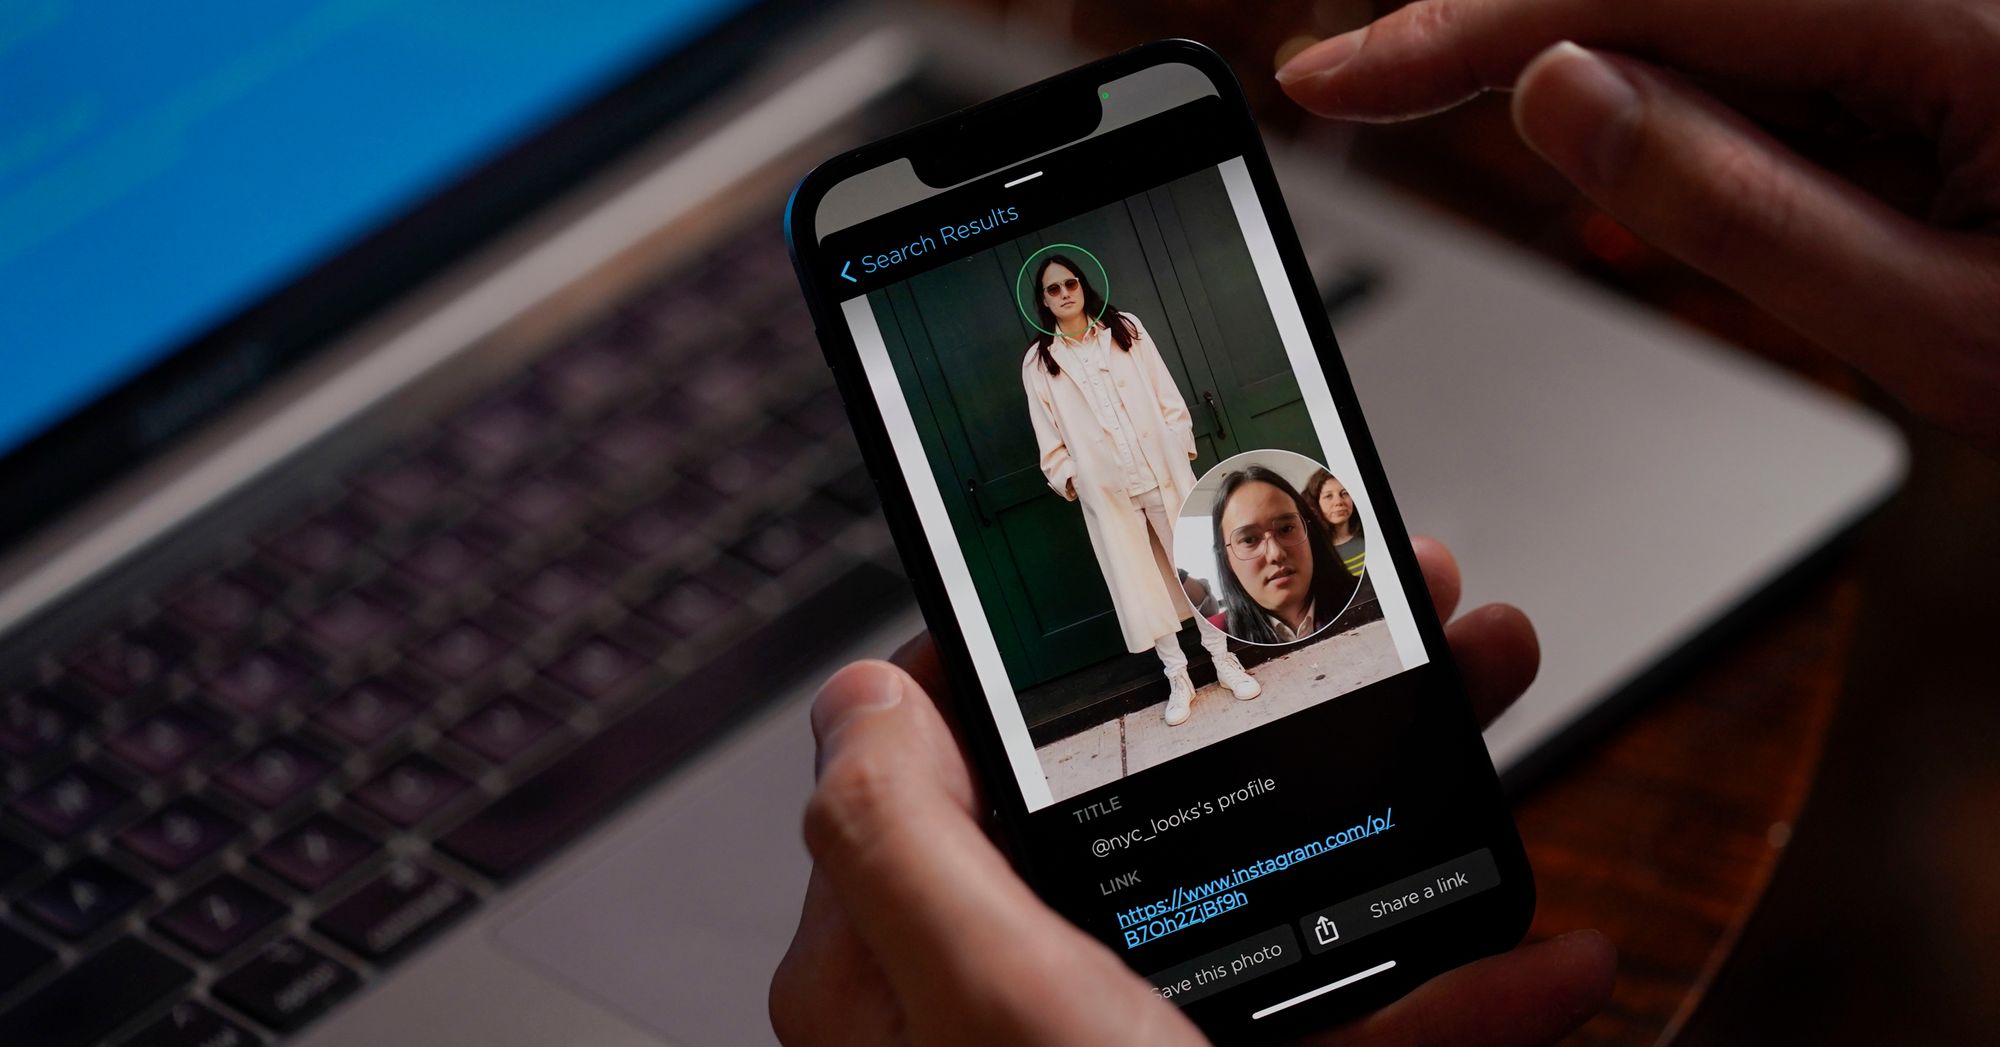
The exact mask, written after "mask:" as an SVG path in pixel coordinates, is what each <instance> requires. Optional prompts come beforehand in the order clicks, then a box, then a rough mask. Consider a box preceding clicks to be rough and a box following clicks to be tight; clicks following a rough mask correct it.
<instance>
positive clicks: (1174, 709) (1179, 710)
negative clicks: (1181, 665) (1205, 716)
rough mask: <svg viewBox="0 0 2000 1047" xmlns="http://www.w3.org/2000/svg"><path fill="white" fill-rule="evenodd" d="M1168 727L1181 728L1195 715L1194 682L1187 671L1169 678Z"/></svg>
mask: <svg viewBox="0 0 2000 1047" xmlns="http://www.w3.org/2000/svg"><path fill="white" fill-rule="evenodd" d="M1167 686H1168V690H1167V726H1168V727H1179V726H1180V725H1181V724H1184V723H1186V722H1188V717H1190V716H1193V715H1194V681H1193V680H1190V679H1188V674H1187V670H1186V669H1182V670H1181V671H1180V672H1177V673H1175V674H1173V675H1172V676H1169V677H1167Z"/></svg>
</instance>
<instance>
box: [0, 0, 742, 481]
mask: <svg viewBox="0 0 2000 1047" xmlns="http://www.w3.org/2000/svg"><path fill="white" fill-rule="evenodd" d="M744 6H747V0H678V2H674V0H592V2H590V3H585V4H573V3H572V4H556V3H551V2H546V0H502V2H495V0H484V2H479V3H472V2H467V0H428V2H424V3H416V2H408V0H316V2H307V3H290V4H226V5H225V4H217V5H209V4H136V5H132V4H119V5H95V4H76V5H73V4H68V3H61V2H56V0H28V2H23V3H8V4H5V5H0V96H4V97H5V98H6V99H7V101H6V104H4V105H0V456H5V455H6V454H7V453H8V452H10V451H12V450H13V449H15V448H17V447H19V446H20V445H21V444H23V443H24V442H26V441H28V440H30V439H32V438H33V437H35V436H36V435H37V434H38V433H40V432H42V431H44V430H46V429H47V428H49V427H50V426H52V425H53V424H55V423H56V422H58V421H60V420H62V419H63V418H64V417H65V416H67V415H69V414H71V413H72V412H74V411H76V410H77V409H79V408H81V407H82V406H84V405H85V404H87V403H89V402H90V401H92V400H93V399H96V398H97V397H98V396H100V395H102V394H104V393H106V392H108V391H109V390H111V389H113V388H115V387H117V386H118V385H120V384H122V383H124V382H126V381H128V380H130V379H132V378H133V377H134V376H136V375H138V374H140V373H141V372H143V371H145V370H146V369H147V368H148V367H149V366H150V365H152V364H154V363H157V362H158V361H160V360H161V359H162V358H164V357H165V356H166V355H167V354H168V353H169V352H170V351H171V350H173V349H174V348H175V347H177V346H178V345H180V344H182V343H184V342H186V341H188V340H190V339H192V338H194V337H196V336H197V335H199V334H200V333H201V332H202V331H203V330H205V329H206V328H208V327H210V326H212V325H213V324H215V323H217V322H219V321H220V320H222V319H224V318H226V317H228V316H230V315H231V314H233V313H235V312H236V311H237V310H239V309H241V308H243V307H244V306H246V305H247V304H249V303H251V302H254V301H256V300H258V299H260V298H262V297H263V296H264V295H266V294H268V293H270V292H271V291H272V290H274V289H276V288H278V287H281V286H283V285H285V284H287V283H289V282H290V281H291V280H293V279H295V278H296V277H298V276H299V275H301V274H303V273H305V272H307V271H310V270H311V269H312V268H313V267H314V266H315V265H316V264H318V263H320V262H322V261H323V260H325V259H327V258H329V257H332V256H334V255H336V254H338V253H339V252H340V251H341V250H342V249H343V248H344V247H345V246H347V245H348V244H350V243H352V242H354V241H355V240H357V239H358V238H360V237H362V236H363V235H365V234H366V233H368V232H369V231H371V230H372V229H374V228H375V227H377V226H379V225H380V224H382V223H383V222H385V221H387V220H389V219H390V218H392V217H394V216H395V215H397V214H400V213H402V212H404V211H405V210H407V209H409V208H410V207H412V206H414V205H415V204H416V203H418V202H420V201H422V200H424V199H425V198H427V197H428V196H430V195H431V194H433V193H434V192H436V191H438V190H439V189H441V188H442V187H444V186H447V185H450V184H452V183H453V182H454V181H455V180H456V179H458V178H459V177H461V176H462V175H464V173H465V172H467V171H468V170H470V169H472V168H475V167H477V166H478V165H479V164H480V163H481V162H482V161H484V160H485V159H487V158H488V157H490V156H492V155H494V154H496V153H498V152H500V151H502V150H505V149H507V148H508V147H509V146H511V145H513V144H515V143H517V142H519V141H521V140H522V139H524V138H525V137H527V136H528V135H529V134H530V133H532V132H534V131H535V130H537V129H539V128H540V127H542V126H544V125H546V124H548V123H550V122H552V121H554V120H555V119H557V118H559V117H561V116H562V115H563V114H564V113H565V112H567V111H568V110H569V109H571V108H572V107H574V106H576V105H578V104H580V103H582V102H583V101H586V100H588V99H589V98H590V97H592V96H593V95H595V94H597V93H599V92H601V91H602V90H604V89H605V88H606V87H607V86H608V85H610V84H612V83H614V82H617V81H618V80H620V79H622V78H623V77H625V76H627V75H629V74H630V73H632V72H633V71H634V70H635V69H637V68H639V67H641V66H643V65H645V64H647V63H648V62H651V61H657V60H658V58H659V56H660V55H661V54H662V53H663V52H666V51H669V50H671V49H673V48H675V47H676V46H678V45H681V44H683V43H686V42H688V41H691V40H693V39H695V38H697V37H698V36H699V35H700V34H702V33H703V32H705V31H706V30H708V29H709V28H711V27H713V26H714V25H716V24H717V23H719V22H721V21H722V20H723V19H724V18H726V17H727V16H728V15H730V14H731V13H733V11H734V10H735V9H737V8H740V7H744Z"/></svg>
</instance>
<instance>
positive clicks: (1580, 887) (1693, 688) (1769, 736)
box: [965, 0, 1860, 1044]
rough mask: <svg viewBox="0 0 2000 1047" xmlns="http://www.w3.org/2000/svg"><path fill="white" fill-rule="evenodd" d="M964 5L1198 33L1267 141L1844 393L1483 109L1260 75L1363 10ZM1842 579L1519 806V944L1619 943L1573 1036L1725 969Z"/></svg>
mask: <svg viewBox="0 0 2000 1047" xmlns="http://www.w3.org/2000/svg"><path fill="white" fill-rule="evenodd" d="M965 2H966V3H968V5H969V6H972V7H978V8H987V9H992V8H994V7H1005V8H1008V17H1009V18H1011V19H1013V20H1014V21H1016V22H1017V23H1018V22H1027V23H1032V24H1034V25H1036V26H1037V27H1038V28H1046V29H1048V30H1050V31H1061V30H1063V29H1064V28H1065V27H1067V28H1068V29H1069V30H1070V31H1071V32H1072V33H1073V34H1074V35H1075V36H1076V37H1078V38H1079V39H1080V40H1082V41H1083V42H1084V44H1085V46H1087V47H1089V48H1091V49H1092V50H1100V51H1109V50H1112V49H1116V48H1121V47H1126V46H1130V45H1132V44H1136V43H1140V42H1143V41H1145V40H1148V39H1154V38H1158V37H1162V36H1190V37H1194V38H1196V39H1200V40H1202V41H1204V42H1206V43H1208V44H1210V45H1211V46H1214V47H1216V48H1217V49H1218V50H1221V51H1222V52H1223V53H1224V54H1225V55H1227V56H1229V58H1230V59H1231V61H1232V63H1233V64H1234V65H1235V66H1236V69H1237V71H1238V74H1239V76H1240V77H1241V78H1242V79H1243V81H1244V86H1245V88H1246V90H1248V91H1249V93H1250V94H1251V95H1252V100H1253V104H1254V105H1256V107H1257V109H1258V111H1259V113H1260V115H1261V117H1262V118H1263V119H1264V120H1265V121H1266V124H1267V127H1269V128H1270V129H1271V130H1272V131H1274V132H1276V133H1278V134H1285V133H1291V134H1294V135H1296V136H1297V138H1298V140H1299V143H1300V144H1304V145H1307V146H1310V145H1311V144H1313V143H1315V142H1319V143H1324V144H1325V145H1326V146H1327V147H1329V148H1330V149H1337V150H1341V151H1344V152H1345V153H1346V156H1347V158H1348V159H1349V161H1350V162H1352V163H1353V164H1354V165H1355V166H1357V167H1359V168H1361V169H1362V170H1365V171H1368V172H1369V173H1371V174H1374V175H1376V176H1378V177H1380V178H1382V179H1384V180H1386V181H1389V182H1391V183H1393V184H1396V185H1398V186H1400V187H1402V188H1404V189H1406V190H1409V191H1413V192H1415V193H1417V194H1418V195H1420V196H1422V197H1425V198H1427V199H1429V200H1430V201H1431V202H1433V203H1435V204H1436V205H1438V206H1439V207H1441V208H1443V209H1446V210H1449V211H1452V212H1454V213H1456V214H1458V215H1460V216H1462V217H1465V218H1467V219H1470V220H1471V221H1473V222H1474V223H1475V224H1479V225H1483V226H1485V227H1487V228H1488V229H1489V230H1491V231H1493V232H1495V233H1497V234H1499V235H1501V236H1502V237H1504V238H1506V239H1509V240H1511V241H1513V242H1515V243H1517V244H1519V245H1521V246H1523V247H1525V248H1527V249H1528V250H1531V251H1534V252H1536V253H1539V254H1542V255H1544V256H1546V257H1548V258H1550V259H1552V260H1553V261H1555V262H1556V263H1557V264H1560V265H1564V266H1568V267H1571V268H1574V269H1577V270H1579V271H1581V272H1583V273H1585V274H1586V275H1588V276H1590V277H1592V278H1595V279H1598V280H1599V281H1601V282H1603V283H1605V284H1608V285H1609V286H1611V287H1613V288H1614V289H1616V290H1619V291H1621V292H1623V293H1626V294H1628V295H1630V296H1632V297H1634V298H1637V299H1639V300H1641V301H1644V302H1647V303H1649V304H1651V305H1654V306H1656V307H1657V308H1659V309H1661V310H1662V311H1664V312H1667V313H1669V314H1671V315H1673V316H1676V317H1678V318H1680V319H1682V320H1684V321H1686V322H1688V323H1691V324H1693V325H1695V326H1697V327H1701V328H1704V329H1706V330H1708V331H1710V332H1712V333H1714V334H1716V335H1718V336H1720V337H1721V338H1723V339H1724V340H1726V341H1729V342H1731V343H1733V344H1736V345H1738V346H1741V347H1743V348H1744V349H1745V350H1746V351H1749V352H1752V353H1754V354H1756V355H1758V356H1761V357H1764V358H1765V359H1768V360H1771V361H1773V362H1775V363H1778V364H1779V365H1781V366H1784V367H1786V368H1788V369H1790V370H1792V371H1794V372H1796V373H1798V374H1801V375H1803V376H1805V377H1807V378H1808V379H1809V380H1812V381H1816V382H1818V383H1820V384H1822V385H1825V386H1827V387H1829V388H1832V389H1835V390H1837V391H1841V392H1843V393H1846V394H1848V395H1853V394H1854V382H1853V379H1852V377H1851V376H1850V375H1849V374H1848V373H1847V372H1846V371H1845V370H1844V369H1843V368H1841V367H1840V366H1839V365H1837V364H1835V363H1834V362H1833V361H1831V360H1830V359H1829V358H1827V357H1826V356H1825V355H1824V354H1823V353H1821V352H1820V351H1818V350H1817V349H1815V348H1814V347H1812V346H1811V345H1810V344H1809V343H1807V342H1805V341H1804V340H1803V339H1802V338H1800V337H1799V336H1797V335H1796V334H1793V333H1792V332H1791V331H1789V330H1788V329H1786V328H1784V327H1782V326H1781V325H1779V324H1778V323H1777V322H1776V321H1773V320H1771V319H1770V318H1769V317H1767V316H1765V315H1764V314H1762V313H1761V312H1759V311H1758V310H1756V309H1754V308H1752V307H1750V306H1749V305H1747V304H1746V303H1744V302H1743V301H1742V300H1741V299H1739V298H1737V297H1736V296H1735V295H1734V294H1732V293H1730V292H1728V291H1726V290H1724V289H1722V288H1721V287H1719V286H1717V285H1716V284H1714V283H1713V282H1712V281H1710V280H1708V279H1707V278H1705V277H1703V276H1701V275H1700V274H1698V273H1695V272H1693V271H1692V270H1689V269H1688V268H1686V267H1685V266H1682V265H1680V264H1679V263H1677V262H1674V261H1672V260H1671V259H1667V258H1665V257H1664V256H1661V255H1660V254H1658V253H1657V252H1654V251H1652V250H1650V249H1649V248H1647V247H1645V246H1644V245H1642V244H1640V243H1639V242H1638V241H1637V240H1635V239H1634V238H1632V237H1631V236H1630V235H1629V234H1628V233H1626V232H1625V231H1624V230H1623V229H1622V228H1620V227H1619V226H1618V225H1617V224H1616V223H1615V222H1612V221H1611V220H1610V219H1609V218H1607V217H1606V216H1604V215H1603V214H1602V213H1600V212H1598V211H1597V210H1596V209H1595V208H1593V207H1592V206H1590V205H1589V204H1588V202H1587V201H1584V200H1582V199H1581V198H1580V197H1579V196H1578V195H1577V194H1576V193H1575V192H1574V191H1573V190H1572V189H1571V188H1570V187H1569V186H1568V184H1567V183H1565V182H1563V181H1562V180H1561V179H1560V178H1558V177H1557V176H1556V175H1555V174H1554V172H1553V171H1551V170H1550V169H1549V168H1548V167H1547V166H1546V165H1545V164H1543V163H1542V161H1541V160H1540V159H1539V158H1538V157H1536V156H1534V155H1533V154H1532V153H1531V152H1529V151H1528V150H1527V149H1526V148H1525V147H1524V146H1523V145H1521V143H1520V141H1519V139H1518V138H1517V137H1516V136H1515V133H1514V130H1513V127H1512V124H1511V121H1510V120H1509V119H1508V116H1507V111H1506V106H1505V102H1504V100H1503V99H1500V98H1497V97H1489V98H1483V99H1480V100H1477V101H1475V102H1473V103H1472V104H1470V105H1467V106H1465V107H1462V108H1461V109H1458V110H1455V111H1453V112H1451V113H1448V114H1444V115H1441V116H1438V117H1433V118H1431V119H1428V120H1425V121H1421V122H1418V123H1415V124H1409V125H1402V126H1396V127H1364V128H1353V127H1344V128H1336V127H1332V126H1329V125H1326V124H1323V123H1321V122H1319V121H1316V120H1314V119H1313V118H1311V117H1309V116H1306V115H1305V114H1303V113H1301V112H1299V111H1298V110H1297V109H1296V107H1294V106H1292V105H1291V104H1290V102H1289V101H1288V100H1286V99H1284V98H1283V96H1282V95H1280V94H1279V93H1278V91H1277V89H1276V85H1275V84H1274V83H1273V82H1271V81H1270V80H1268V79H1266V78H1265V77H1263V76H1261V75H1259V73H1260V72H1261V71H1262V70H1266V69H1274V68H1275V65H1276V62H1275V58H1276V57H1277V56H1279V55H1281V54H1289V53H1291V52H1292V51H1293V50H1296V48H1298V47H1299V46H1302V45H1303V43H1304V42H1308V41H1310V40H1311V39H1313V38H1316V37H1323V36H1326V35H1331V34H1332V33H1335V32H1339V31H1341V30H1344V29H1346V28H1349V27H1351V26H1352V25H1358V24H1360V23H1361V22H1362V21H1363V20H1365V19H1366V18H1367V17H1368V16H1369V15H1370V13H1371V10H1372V8H1373V7H1374V6H1376V5H1374V4H1371V3H1370V2H1368V0H1320V2H1318V3H1298V4H1283V5H1269V6H1268V7H1267V6H1262V5H1260V6H1258V7H1255V8H1247V9H1246V8H1242V7H1240V6H1239V5H1232V4H1215V3H1204V2H1198V0H1183V2H1177V3H1145V4H1142V3H1137V2H1135V0H1124V2H1112V3H1096V4H1080V5H1073V4H1069V3H1064V2H1056V0H1023V2H1020V3H1015V4H1007V3H1004V2H994V0H965ZM1386 6H1393V5H1386ZM1252 12H1254V13H1252ZM1333 159H1334V157H1333V156H1332V155H1331V153H1330V156H1329V162H1330V164H1331V162H1332V160H1333ZM1854 575H1855V572H1854V570H1853V569H1852V567H1851V566H1850V565H1848V564H1846V563H1836V564H1835V565H1834V566H1833V567H1832V568H1831V569H1829V570H1824V571H1822V572H1821V573H1820V574H1819V575H1818V576H1817V578H1816V579H1814V580H1813V581H1812V582H1811V583H1810V584H1809V585H1808V586H1807V587H1806V588H1805V589H1804V590H1803V591H1801V592H1799V593H1797V594H1795V595H1793V596H1791V597H1789V598H1787V599H1785V600H1783V601H1781V602H1780V603H1779V604H1778V605H1777V606H1776V607H1775V608H1774V609H1773V610H1771V611H1770V612H1768V614H1767V615H1766V616H1764V617H1762V618H1760V619H1759V620H1758V621H1757V622H1755V623H1754V624H1752V625H1750V626H1749V627H1748V628H1747V629H1746V630H1745V631H1743V632H1742V633H1740V634H1738V635H1737V636H1736V637H1734V638H1733V639H1732V640H1730V641H1729V642H1727V643H1726V644H1725V645H1724V646H1723V647H1722V649H1721V650H1720V651H1719V652H1718V653H1716V654H1715V655H1713V656H1712V657H1710V658H1709V659H1707V660H1706V661H1705V662H1703V664H1701V665H1700V666H1698V667H1696V668H1695V669H1693V670H1692V671H1690V672H1688V673H1687V674H1686V675H1685V676H1684V677H1683V678H1681V679H1679V680H1677V681H1675V682H1672V683H1670V684H1669V685H1668V688H1667V690H1666V692H1665V693H1664V694H1662V695H1660V696H1659V697H1657V698H1656V699H1654V700H1652V701H1651V702H1649V703H1647V704H1646V705H1645V706H1644V707H1642V708H1641V709H1639V710H1638V711H1637V712H1635V713H1634V714H1633V715H1631V716H1630V717H1628V718H1627V719H1625V720H1624V721H1622V722H1621V723H1619V724H1618V725H1616V726H1615V727H1614V728H1612V729H1611V731H1610V732H1609V733H1608V735H1607V737H1606V738H1605V740H1604V741H1603V742H1602V744H1600V745H1598V746H1596V747H1594V748H1592V749H1590V750H1589V751H1588V752H1587V753H1586V754H1584V755H1583V756H1581V757H1579V758H1577V759H1576V760H1575V761H1573V762H1572V763H1570V764H1569V765H1567V766H1565V767H1563V768H1562V769H1560V770H1558V771H1556V772H1555V773H1553V774H1552V775H1550V776H1549V777H1548V778H1546V779H1545V780H1543V781H1542V782H1541V783H1540V784H1539V785H1536V786H1535V787H1533V788H1532V789H1531V790H1530V792H1529V793H1528V794H1527V795H1526V796H1524V797H1523V798H1522V800H1521V801H1520V803H1519V804H1518V807H1517V816H1518V818H1519V821H1520V826H1521V832H1522V835H1523V837H1524V838H1525V839H1526V840H1527V844H1528V849H1529V852H1530V855H1531V857H1532V859H1533V862H1534V866H1535V873H1536V878H1537V882H1538V889H1539V895H1540V900H1539V908H1538V911H1537V914H1536V918H1535V923H1534V927H1533V929H1532V930H1531V931H1530V937H1531V938H1543V937H1548V936H1552V935H1554V934H1557V933H1560V932H1563V931H1566V930H1572V929H1575V928H1579V927H1595V928H1598V929H1600V930H1602V931H1604V932H1605V933H1606V934H1608V935H1609V936H1610V937H1611V939H1612V940H1613V941H1614V942H1615V943H1617V945H1618V948H1619V954H1620V965H1619V975H1618V981H1617V987H1616V989H1615V991H1614V993H1613V997H1612V1001H1611V1003H1610V1005H1609V1006H1608V1007H1607V1008H1606V1009H1605V1010H1604V1012H1603V1013H1602V1014H1600V1015H1598V1016H1597V1017H1596V1018H1595V1019H1593V1020H1592V1021H1591V1022H1590V1023H1589V1024H1588V1025H1587V1026H1585V1027H1584V1028H1583V1029H1582V1030H1581V1031H1580V1032H1579V1033H1578V1034H1577V1035H1576V1036H1575V1037H1573V1042H1578V1043H1590V1044H1661V1043H1666V1042H1668V1041H1670V1040H1671V1039H1673V1037H1674V1036H1675V1034H1676V1033H1678V1032H1679V1030H1680V1029H1681V1028H1682V1027H1683V1026H1684V1025H1685V1024H1686V1023H1687V1021H1688V1019H1689V1017H1690V1016H1691V1015H1692V1014H1693V1013H1694V1010H1695V1008H1696V1007H1697V1006H1698V1005H1699V1003H1700V1002H1701V1000H1702V998H1703V996H1704V994H1705V993H1706V991H1707V989H1708V987H1709V986H1710V984H1711V983H1712V982H1713V980H1714V978H1715V976H1716V974H1717V972H1718V971H1719V970H1720V969H1721V967H1722V965H1723V962H1724V961H1725V960H1726V959H1727V958H1728V956H1729V954H1730V951H1731V949H1732V948H1733V947H1734V946H1735V944H1736V942H1737V940H1738V938H1739V936H1740V935H1741V934H1742V932H1743V929H1744V927H1745V925H1746V924H1747V923H1748V922H1749V920H1750V917H1751V915H1752V914H1753V913H1754V912H1755V911H1756V909H1757V906H1758V904H1759V902H1760V901H1761V900H1762V898H1763V895H1764V891H1765V887H1766V886H1767V885H1768V884H1769V883H1770V881H1771V879H1772V876H1773V875H1774V873H1775V872H1776V870H1777V868H1778V865H1779V862H1780V860H1781V858H1782V857H1783V855H1784V851H1785V844H1786V842H1787V841H1788V840H1789V838H1790V835H1791V827H1792V825H1793V823H1794V822H1795V821H1796V819H1797V818H1798V816H1799V814H1800V812H1801V810H1802V808H1803V807H1804V805H1805V802H1806V798H1807V796H1808V795H1809V793H1810V792H1811V789H1812V784H1813V779H1814V775H1815V772H1816V771H1817V769H1818V765H1819V760H1820V757H1821V754H1822V753H1823V752H1824V751H1825V746H1826V739H1827V733H1828V727H1829V725H1830V724H1831V722H1832V720H1833V713H1834V709H1835V707H1836V705H1837V702H1838V698H1839V695H1840V693H1841V689H1842V683H1843V674H1844V670H1845V667H1846V665H1847V661H1848V653H1849V648H1850V645H1851V641H1852V639H1853V635H1854V625H1855V621H1856V618H1857V614H1858V610H1859V607H1860V596H1859V593H1860V588H1859V586H1858V584H1857V583H1856V581H1855V578H1854Z"/></svg>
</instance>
